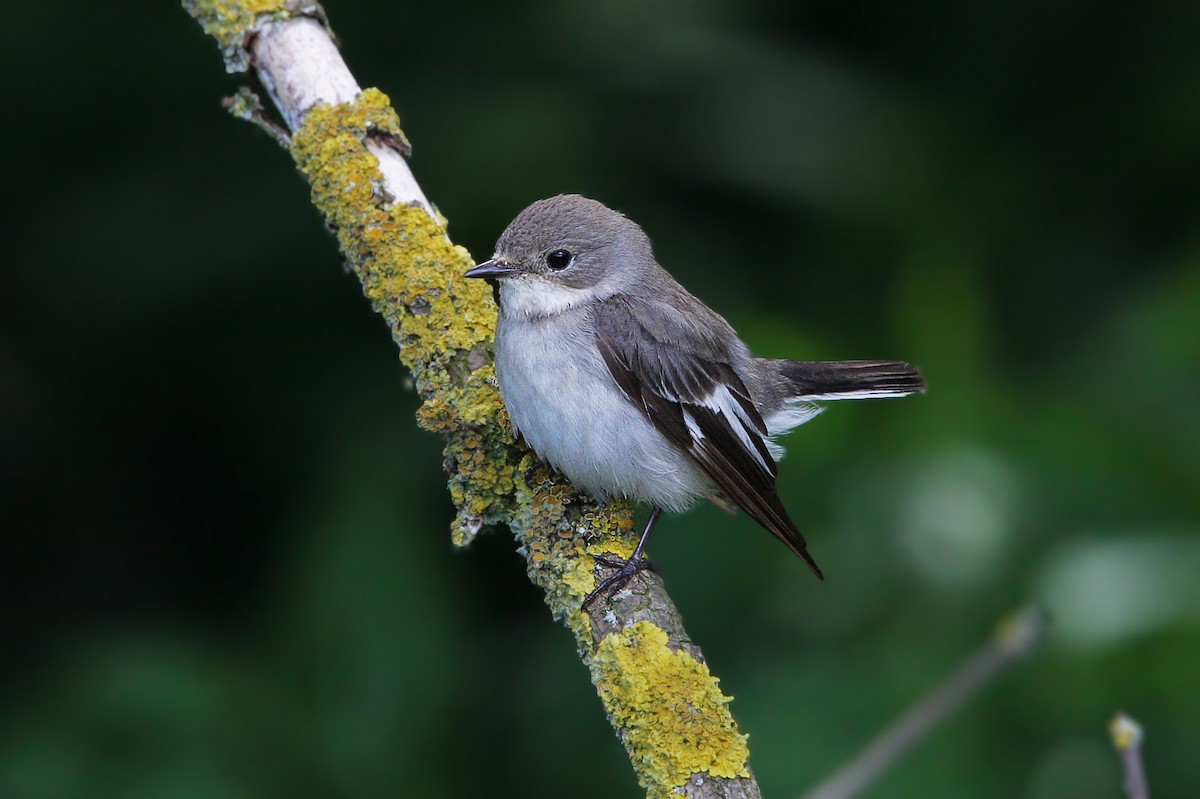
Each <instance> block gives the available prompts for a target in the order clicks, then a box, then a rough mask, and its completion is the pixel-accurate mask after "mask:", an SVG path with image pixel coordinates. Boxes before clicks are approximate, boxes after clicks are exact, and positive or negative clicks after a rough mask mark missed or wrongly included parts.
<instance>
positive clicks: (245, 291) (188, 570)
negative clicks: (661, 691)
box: [0, 0, 1200, 799]
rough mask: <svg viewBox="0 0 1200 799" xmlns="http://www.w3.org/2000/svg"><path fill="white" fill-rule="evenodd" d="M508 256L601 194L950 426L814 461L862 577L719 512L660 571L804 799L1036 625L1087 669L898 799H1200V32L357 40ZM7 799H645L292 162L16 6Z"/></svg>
mask: <svg viewBox="0 0 1200 799" xmlns="http://www.w3.org/2000/svg"><path fill="white" fill-rule="evenodd" d="M327 10H328V12H329V14H330V16H331V18H332V21H333V24H334V27H335V29H336V30H337V31H338V33H339V35H340V36H341V39H342V42H343V49H344V52H345V54H346V58H347V60H348V62H349V63H350V65H351V68H352V69H353V70H354V71H355V73H356V75H357V76H358V78H359V80H360V82H361V83H362V84H363V85H375V86H379V87H380V88H382V89H383V90H384V91H385V92H387V93H388V94H389V95H390V96H391V98H392V100H393V102H394V103H395V105H396V106H397V107H398V109H399V110H400V113H401V116H402V119H403V121H404V123H405V128H406V131H407V133H408V134H409V136H410V138H411V139H412V141H413V145H414V148H415V156H414V159H413V162H412V165H413V169H414V171H415V172H416V175H417V177H418V179H419V180H420V181H421V183H422V185H423V186H424V188H425V190H426V192H427V193H428V194H429V196H430V197H431V198H432V199H433V200H434V201H435V202H436V203H437V204H438V205H439V207H440V208H441V210H442V211H443V212H444V213H445V214H446V215H447V216H448V217H449V219H450V220H451V228H450V230H451V233H452V234H453V235H454V236H455V238H456V240H457V241H459V242H461V243H463V244H464V245H466V246H468V247H469V248H470V250H471V251H472V253H474V254H475V255H476V256H478V257H480V258H482V257H484V256H487V255H489V254H490V253H491V247H492V244H493V242H494V240H495V238H496V236H497V235H498V234H499V232H500V231H501V230H502V229H503V227H504V226H505V224H506V223H507V222H508V221H509V219H511V218H512V216H513V215H515V214H516V212H517V211H519V210H520V209H521V208H522V207H524V206H525V205H526V204H527V203H529V202H531V201H532V200H534V199H537V198H539V197H543V196H546V195H550V194H554V193H558V192H566V191H578V192H582V193H584V194H587V195H590V196H593V197H596V198H598V199H601V200H603V201H604V202H606V203H608V204H609V205H612V206H613V207H616V208H618V209H621V210H623V211H625V212H626V213H628V214H629V215H630V216H631V217H632V218H634V219H635V220H637V221H639V222H640V223H641V224H642V225H643V226H644V227H645V228H646V229H647V231H648V232H649V233H650V235H651V236H652V237H653V239H654V241H655V245H656V249H657V253H658V255H659V257H660V260H661V261H662V262H663V263H664V264H665V265H666V266H667V267H668V268H669V269H671V270H672V271H673V272H674V273H675V274H676V275H677V276H678V277H679V278H680V279H681V280H682V281H683V282H684V283H685V284H686V285H687V286H688V287H689V288H690V289H691V290H692V291H693V292H694V293H696V294H697V295H698V296H700V297H701V298H702V299H705V300H706V301H708V302H709V303H710V304H711V305H713V306H714V307H716V308H717V309H718V310H719V311H720V312H722V313H724V314H725V315H726V316H727V317H728V318H729V319H730V321H732V322H733V323H734V325H735V326H736V327H737V328H738V329H739V330H740V331H741V332H742V333H743V334H744V336H745V338H746V339H747V340H748V341H749V343H750V344H751V346H752V347H753V348H754V349H755V351H756V352H757V353H758V354H760V355H769V356H791V357H798V358H813V359H835V358H855V357H869V358H874V357H887V358H890V357H902V358H906V359H908V360H911V361H912V362H914V363H916V364H918V365H920V366H921V367H922V368H923V370H924V371H925V374H926V376H927V377H928V380H929V383H930V386H931V389H930V392H929V394H928V395H926V396H924V397H920V398H916V399H911V400H906V401H899V402H881V403H858V404H842V405H839V406H836V407H835V408H832V409H831V410H830V411H829V412H828V413H826V414H825V415H824V416H822V417H821V418H820V419H818V420H817V421H815V422H813V423H812V424H810V425H808V426H806V427H805V428H802V429H801V430H800V431H798V432H796V433H794V434H793V435H792V436H791V437H790V438H789V439H787V441H786V442H785V443H787V444H788V446H789V448H790V450H791V455H790V456H789V458H788V459H787V460H786V461H785V462H784V464H783V466H782V470H781V476H780V482H781V493H782V494H783V496H784V497H785V499H786V501H787V503H788V505H789V507H790V508H791V509H792V511H793V514H794V515H795V516H796V517H797V519H798V520H799V521H800V523H801V527H802V529H803V530H804V531H805V534H806V535H807V536H808V538H809V541H810V543H811V546H812V549H813V552H814V553H815V555H816V557H817V558H818V559H819V561H820V562H821V564H822V566H823V567H824V568H825V571H826V574H827V575H828V580H827V581H826V583H825V584H823V585H821V584H818V583H817V582H816V581H814V580H812V579H811V577H810V576H809V574H808V572H807V570H806V569H805V568H804V567H803V565H802V564H801V563H800V562H799V561H797V560H796V559H794V558H793V557H791V556H790V555H789V554H788V553H787V552H786V550H784V549H783V548H782V547H781V546H779V544H778V543H777V542H775V541H773V540H772V539H771V538H770V536H767V535H765V534H764V533H763V532H762V531H761V530H759V529H757V528H756V527H755V525H754V524H753V523H752V522H750V521H749V520H747V519H746V518H744V517H738V518H733V519H731V518H729V517H726V516H725V515H724V514H722V513H720V512H718V511H716V510H714V509H711V508H701V509H698V510H697V511H695V512H693V513H692V514H690V515H688V516H684V517H675V518H670V519H667V520H666V521H665V522H664V523H663V524H662V525H661V526H660V531H659V533H658V535H657V537H656V541H655V542H654V546H653V554H654V556H655V559H656V560H657V561H658V562H659V563H660V565H661V569H662V572H663V574H664V577H665V579H666V582H667V585H668V587H669V589H670V591H671V592H672V594H673V595H674V597H675V598H676V600H677V602H678V603H679V605H680V607H681V609H682V610H683V612H684V615H685V617H686V618H687V620H688V624H689V629H690V631H691V633H692V634H693V635H694V637H695V639H696V640H697V642H698V643H700V645H701V646H702V647H703V648H704V651H705V653H706V654H707V656H708V658H709V660H710V663H711V664H712V667H713V670H714V671H715V673H716V674H718V675H719V676H720V677H721V679H722V686H723V687H724V689H725V690H726V691H727V692H728V693H731V694H733V695H734V696H735V697H736V700H735V702H734V703H733V705H732V708H733V712H734V715H735V717H736V718H737V719H738V720H739V722H740V723H741V724H742V726H743V728H744V729H745V730H746V731H748V732H749V733H750V744H751V751H752V753H753V765H754V767H755V768H756V771H757V774H758V776H759V779H760V782H761V784H762V787H763V789H764V791H765V793H766V794H767V795H768V796H771V797H789V796H796V795H798V794H799V793H800V792H801V791H802V790H803V789H804V788H805V787H808V786H811V785H812V784H813V783H814V782H815V781H816V780H818V779H819V778H820V777H821V776H823V775H825V774H826V773H827V772H828V771H829V770H831V769H832V768H833V767H834V766H835V765H836V764H838V763H840V762H842V761H843V760H844V759H845V758H847V757H848V756H849V755H850V754H851V753H852V752H853V751H854V750H855V749H856V747H857V746H858V745H859V744H860V743H861V742H863V741H865V740H866V739H867V738H868V737H869V736H870V735H871V734H872V733H873V732H874V731H876V730H877V729H878V728H879V727H880V726H881V725H883V724H884V723H885V722H886V721H887V720H889V719H890V718H892V717H893V716H894V715H895V714H896V713H897V712H898V711H899V710H901V709H902V708H903V707H905V706H906V705H907V704H908V703H909V702H910V701H912V700H913V699H914V698H916V697H917V696H918V695H920V694H921V693H922V692H924V691H925V690H927V689H928V688H930V687H931V686H932V685H934V684H935V683H936V682H937V681H938V680H939V679H941V678H942V677H943V676H944V675H945V674H946V673H947V672H948V671H949V670H950V669H951V668H952V667H953V666H954V665H955V664H956V663H957V662H958V660H959V659H960V658H961V657H962V656H964V655H965V654H966V653H967V652H968V651H970V650H971V649H973V648H974V647H976V646H977V645H978V643H979V642H980V641H981V640H982V639H983V638H984V637H986V635H987V634H988V633H989V631H990V629H991V626H992V625H993V623H994V621H995V620H996V618H997V617H998V616H999V615H1001V614H1002V613H1004V612H1005V611H1007V610H1009V609H1011V608H1013V607H1015V606H1017V605H1019V604H1021V603H1024V602H1027V601H1036V602H1039V603H1041V604H1043V605H1044V606H1046V607H1047V608H1048V610H1049V611H1050V613H1051V614H1052V615H1053V619H1054V624H1053V626H1052V628H1051V631H1050V636H1049V640H1048V643H1047V645H1046V646H1045V647H1044V648H1043V650H1042V651H1041V652H1039V653H1038V655H1037V656H1036V657H1034V658H1032V659H1031V660H1029V661H1028V662H1025V663H1023V664H1021V665H1020V666H1018V667H1017V668H1015V669H1014V670H1013V671H1012V672H1011V673H1009V674H1007V675H1006V676H1005V677H1004V678H1003V679H1002V680H1001V681H1000V682H998V683H997V684H995V685H993V686H991V687H990V688H989V689H988V690H987V691H986V692H985V693H984V694H983V695H982V696H981V697H979V699H978V701H976V702H975V703H974V704H973V705H971V706H970V707H969V708H968V709H967V711H966V712H964V713H962V714H960V715H958V716H956V717H955V718H953V719H952V720H951V721H950V722H949V723H948V724H946V725H945V726H944V727H942V728H941V729H940V730H939V731H938V732H937V733H936V734H935V735H934V736H933V738H932V739H930V740H929V741H928V742H927V743H926V744H925V745H923V746H922V747H921V748H920V749H919V750H918V751H916V752H915V753H914V754H913V755H912V756H910V757H908V758H907V759H906V760H905V761H904V762H903V763H902V764H901V765H900V766H899V767H898V768H897V769H895V770H894V771H893V772H891V773H890V774H889V775H888V776H887V777H886V778H885V779H884V781H883V782H882V783H881V784H879V785H878V786H877V788H876V789H875V790H874V791H873V793H872V794H871V795H872V796H876V797H892V798H899V797H928V796H976V797H1011V796H1025V797H1035V798H1036V799H1043V798H1044V799H1050V798H1051V797H1054V799H1073V798H1074V797H1080V799H1082V798H1083V797H1088V798H1089V799H1095V798H1096V797H1100V798H1101V799H1103V798H1104V797H1117V796H1119V795H1120V774H1119V770H1118V767H1117V763H1116V760H1115V758H1114V756H1113V755H1112V753H1111V752H1110V750H1109V748H1108V745H1107V741H1106V737H1105V732H1104V730H1105V724H1106V723H1107V721H1108V719H1109V718H1110V716H1111V715H1112V714H1113V713H1114V711H1116V710H1118V709H1124V710H1126V711H1128V712H1129V713H1131V714H1133V715H1134V716H1135V717H1136V718H1138V719H1139V720H1141V721H1142V722H1143V723H1144V724H1145V725H1146V727H1147V730H1148V743H1147V752H1146V758H1147V766H1148V769H1149V773H1150V778H1151V781H1152V785H1153V788H1154V790H1155V794H1156V796H1158V797H1185V796H1187V797H1192V796H1195V795H1196V792H1197V790H1200V756H1197V752H1198V751H1200V536H1198V535H1197V532H1198V527H1200V490H1198V487H1197V484H1198V477H1200V407H1198V406H1200V403H1198V399H1200V355H1198V351H1200V237H1198V236H1197V231H1196V221H1197V218H1198V212H1200V48H1198V47H1197V46H1196V41H1195V36H1194V31H1195V30H1196V29H1197V26H1200V5H1197V4H1196V3H1194V2H1185V1H1184V0H1149V1H1148V2H1145V3H1140V4H1129V3H1118V2H1084V1H1083V0H1042V2H1013V3H1004V4H1001V3H950V2H936V1H935V0H913V2H908V3H889V4H883V3H880V4H870V3H854V2H851V3H844V2H843V3H835V2H808V3H783V2H765V1H760V2H733V0H725V1H724V2H721V1H720V0H701V2H687V3H685V2H672V1H671V0H651V1H650V2H617V3H604V2H594V0H573V1H572V2H551V1H550V0H546V2H538V3H531V2H521V3H516V4H484V3H473V2H453V1H451V2H444V3H423V4H402V3H381V2H367V1H366V0H329V3H328V6H327ZM0 65H2V67H3V69H2V72H3V74H5V75H6V76H7V84H8V85H7V89H6V99H7V102H6V109H7V110H6V111H5V116H6V125H5V130H6V133H7V137H8V138H9V141H8V144H7V147H6V152H7V157H6V158H5V162H4V166H3V170H4V174H5V178H4V183H5V185H6V186H7V192H6V196H7V198H8V208H7V211H6V214H5V222H4V224H3V227H2V231H3V232H2V234H0V246H2V247H3V251H2V252H3V267H4V268H3V270H2V271H0V302H2V303H3V306H2V308H0V422H2V424H0V480H2V489H0V490H2V495H0V526H2V527H3V531H4V533H3V554H2V555H0V577H2V579H0V624H2V627H0V634H2V636H3V638H2V641H3V643H2V644H0V646H2V650H0V651H2V652H3V656H2V657H0V679H2V685H0V796H2V797H4V798H5V799H10V798H11V799H43V798H45V799H58V798H59V797H61V798H63V799H73V798H74V797H81V798H82V797H97V798H100V797H130V798H132V799H140V798H141V797H145V798H146V799H150V797H156V798H158V797H180V798H184V797H187V798H191V797H195V798H196V799H201V798H204V799H207V798H208V797H223V798H224V797H235V798H236V797H246V798H247V799H250V798H251V797H254V798H255V799H263V798H267V799H269V798H270V797H313V798H314V799H317V798H323V797H330V798H331V799H332V798H334V797H337V798H338V799H342V798H346V797H356V798H358V797H361V798H367V797H392V796H428V797H477V796H500V795H513V796H528V797H540V796H561V795H564V794H567V793H569V794H570V795H571V796H573V797H577V799H586V798H587V797H611V796H636V795H639V793H640V792H639V790H638V788H637V786H636V785H635V783H634V780H633V777H632V773H631V771H630V769H629V767H628V764H627V762H626V759H625V755H624V752H623V751H622V750H621V748H620V746H619V745H618V743H617V742H616V741H615V739H614V738H613V736H612V734H611V732H610V730H609V729H608V726H607V724H606V722H605V720H604V718H603V713H602V711H601V708H600V704H599V702H598V701H597V699H596V697H595V695H594V692H593V690H592V687H591V685H590V684H589V682H588V679H587V674H586V672H585V671H584V669H583V668H582V667H581V666H580V664H579V662H578V659H577V657H576V655H575V653H574V646H573V643H572V640H571V638H570V636H569V635H568V633H567V632H566V631H565V630H563V629H562V628H561V627H559V626H558V625H556V624H554V623H553V622H552V621H551V620H550V619H549V616H548V613H547V611H546V610H545V608H544V607H543V606H542V604H541V601H540V598H539V596H538V594H537V593H536V592H535V590H534V589H533V588H532V587H530V585H529V584H528V582H527V581H526V580H525V578H524V575H523V562H522V560H521V559H520V558H519V557H518V556H517V555H516V554H515V552H514V543H513V541H512V539H511V537H510V536H508V534H507V533H506V532H504V531H497V532H496V533H495V534H493V535H489V536H485V537H483V538H482V539H481V540H480V541H479V542H478V543H477V544H476V545H475V546H473V547H472V548H471V549H470V550H467V551H461V552H459V551H453V550H452V548H451V546H450V543H449V538H448V534H447V526H448V523H449V521H450V518H451V515H452V510H451V507H450V503H449V500H448V498H447V495H446V492H445V490H444V482H445V477H444V475H443V474H442V473H441V471H440V468H439V464H440V462H441V459H440V449H441V443H440V441H439V440H438V439H437V438H436V437H434V436H431V435H429V434H426V433H422V432H420V431H418V430H417V428H416V425H415V424H414V421H413V412H414V410H415V408H416V405H417V402H416V399H415V397H414V395H413V393H412V392H411V389H410V387H409V386H408V384H407V382H406V381H407V378H406V375H405V373H404V371H403V369H402V368H401V367H400V365H399V364H398V362H397V360H396V353H395V351H394V348H393V345H392V343H391V342H390V340H389V338H388V335H387V331H386V330H385V328H384V326H383V325H382V324H381V323H380V321H379V320H378V319H377V318H376V317H375V316H373V315H372V313H371V312H370V310H369V308H368V306H367V303H366V302H365V301H364V300H363V299H362V297H361V295H360V292H359V289H358V286H357V284H356V282H355V281H354V279H353V278H352V277H351V276H349V275H347V274H345V273H344V272H343V270H342V267H341V259H340V257H339V255H338V252H337V249H336V247H335V246H334V242H333V240H332V238H331V237H330V236H329V235H328V234H327V233H326V232H325V231H324V229H323V228H322V225H321V222H320V219H319V218H318V216H317V214H316V212H315V211H314V210H313V209H312V208H311V207H310V206H309V205H308V202H307V191H306V189H305V186H304V185H303V183H302V181H301V180H300V179H299V178H298V177H297V175H296V174H295V172H294V171H293V169H292V167H291V164H290V162H289V160H288V158H287V156H286V154H285V153H283V152H282V151H280V150H279V149H278V148H277V147H276V146H275V145H274V144H273V143H272V142H271V141H269V140H268V139H267V137H265V136H264V135H262V134H261V133H260V132H259V131H257V130H255V129H253V128H252V127H251V126H249V125H245V124H242V123H239V122H236V121H234V120H233V119H231V118H229V117H227V116H226V115H225V114H223V113H222V111H221V110H220V99H221V98H222V97H223V96H225V95H227V94H229V93H231V92H232V91H233V90H234V89H235V87H236V82H235V81H234V80H232V79H230V78H228V77H226V76H224V75H223V73H222V69H221V64H220V62H219V59H218V56H217V51H216V48H215V46H214V44H213V42H211V41H210V40H207V39H206V38H205V37H204V36H203V35H202V34H201V32H200V30H199V28H198V26H197V25H196V24H195V23H194V22H193V21H192V20H191V19H190V18H188V16H187V15H186V14H185V13H184V12H183V11H182V10H180V9H179V8H178V6H177V5H176V4H173V3H162V4H107V3H74V4H71V3H43V4H33V3H25V4H9V6H8V7H6V9H5V22H4V25H3V26H0Z"/></svg>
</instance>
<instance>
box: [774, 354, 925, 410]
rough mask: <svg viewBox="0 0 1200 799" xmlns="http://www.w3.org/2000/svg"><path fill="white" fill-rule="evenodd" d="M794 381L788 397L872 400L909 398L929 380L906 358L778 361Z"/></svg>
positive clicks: (785, 373) (784, 373) (800, 398)
mask: <svg viewBox="0 0 1200 799" xmlns="http://www.w3.org/2000/svg"><path fill="white" fill-rule="evenodd" d="M775 363H776V364H777V365H778V368H779V374H780V375H781V376H782V377H783V378H784V379H785V380H786V381H788V382H789V383H790V384H791V390H790V391H789V392H788V394H789V396H788V399H789V400H792V401H801V402H809V401H812V400H843V399H872V398H875V397H907V396H908V395H909V394H919V393H921V392H923V391H924V390H925V380H924V378H922V377H921V373H920V372H919V371H917V368H916V367H915V366H913V365H912V364H909V363H905V362H904V361H776V362H775Z"/></svg>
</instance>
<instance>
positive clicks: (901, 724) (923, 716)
mask: <svg viewBox="0 0 1200 799" xmlns="http://www.w3.org/2000/svg"><path fill="white" fill-rule="evenodd" d="M1044 626H1045V619H1044V618H1043V616H1042V613H1041V612H1040V611H1038V610H1036V609H1033V608H1025V609H1023V610H1020V611H1018V612H1016V613H1013V614H1011V615H1009V616H1007V617H1005V618H1004V619H1002V620H1001V622H1000V624H999V625H998V626H997V628H996V631H995V633H993V634H992V636H991V637H990V638H989V639H988V641H987V643H985V644H984V645H983V647H981V648H980V649H979V650H977V651H976V652H975V653H973V654H972V655H970V656H969V657H968V658H967V659H966V660H965V661H963V663H962V664H961V665H960V666H959V667H958V669H957V670H955V672H954V673H953V674H951V675H950V676H949V677H948V678H947V679H946V680H945V682H943V683H942V684H941V685H939V686H938V687H937V688H935V689H934V690H933V691H931V692H930V693H928V694H926V695H925V696H924V697H922V698H921V700H920V701H918V702H917V703H916V704H915V705H913V706H912V707H911V708H909V709H908V711H907V712H906V713H905V714H904V715H903V716H901V717H900V718H898V719H896V720H895V721H894V722H892V724H891V725H890V726H888V727H887V728H886V729H884V730H883V732H881V733H879V735H877V736H876V737H875V738H874V739H873V740H872V741H871V742H870V743H869V744H867V745H866V746H865V747H864V748H863V749H862V751H861V752H859V753H858V754H857V755H855V756H854V758H853V759H851V760H850V761H849V762H848V763H846V764H845V765H843V766H842V767H841V768H839V769H838V770H837V771H835V772H834V773H833V774H832V775H830V776H829V777H828V778H827V779H826V780H825V781H824V782H822V783H821V784H820V785H818V786H817V787H815V788H813V789H812V790H811V791H809V792H808V793H806V794H805V795H804V799H850V797H853V796H857V795H858V794H860V793H862V791H864V790H865V789H866V788H867V787H868V786H869V785H870V784H871V783H873V782H874V781H875V780H877V779H879V777H880V776H882V775H883V774H884V773H885V772H886V771H887V770H888V769H889V768H891V767H892V766H893V765H894V764H895V763H896V761H898V760H899V759H900V758H901V757H903V756H904V755H905V754H906V753H907V752H908V751H910V750H911V749H912V748H913V747H914V746H916V745H917V744H918V743H920V742H921V741H922V740H924V739H925V737H926V736H927V735H929V733H930V732H931V731H932V730H933V729H934V728H936V727H937V725H938V724H940V723H941V722H942V721H943V720H945V718H946V717H947V716H949V715H950V713H952V712H953V711H954V710H957V709H958V708H959V707H960V706H961V705H962V704H963V703H964V702H966V701H967V700H968V699H970V698H971V697H972V696H974V695H975V694H976V693H977V692H978V691H979V689H980V688H982V687H983V686H984V685H987V683H988V682H990V681H991V680H992V679H993V678H994V677H995V676H996V675H997V674H999V673H1000V672H1001V671H1003V670H1004V668H1005V667H1007V666H1009V665H1010V664H1012V663H1014V662H1015V661H1017V660H1018V659H1020V658H1021V657H1022V656H1024V655H1026V654H1028V653H1029V652H1030V651H1031V650H1032V649H1033V647H1034V646H1036V645H1037V643H1038V641H1040V640H1041V637H1042V630H1043V628H1044Z"/></svg>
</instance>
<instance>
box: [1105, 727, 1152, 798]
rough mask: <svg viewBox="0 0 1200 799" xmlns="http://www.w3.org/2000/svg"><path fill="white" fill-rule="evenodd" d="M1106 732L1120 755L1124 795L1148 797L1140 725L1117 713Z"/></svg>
mask: <svg viewBox="0 0 1200 799" xmlns="http://www.w3.org/2000/svg"><path fill="white" fill-rule="evenodd" d="M1108 734H1109V735H1110V736H1111V737H1112V743H1113V748H1114V749H1116V750H1117V754H1118V755H1120V757H1121V770H1122V771H1123V772H1124V773H1125V795H1126V796H1128V797H1129V799H1150V784H1149V783H1148V782H1147V781H1146V769H1145V767H1144V766H1143V765H1142V737H1143V736H1142V725H1140V724H1138V723H1137V722H1136V721H1134V720H1133V719H1132V718H1130V717H1129V716H1127V715H1125V714H1124V713H1118V714H1117V715H1116V716H1114V717H1113V720H1112V721H1111V722H1109V724H1108Z"/></svg>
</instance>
